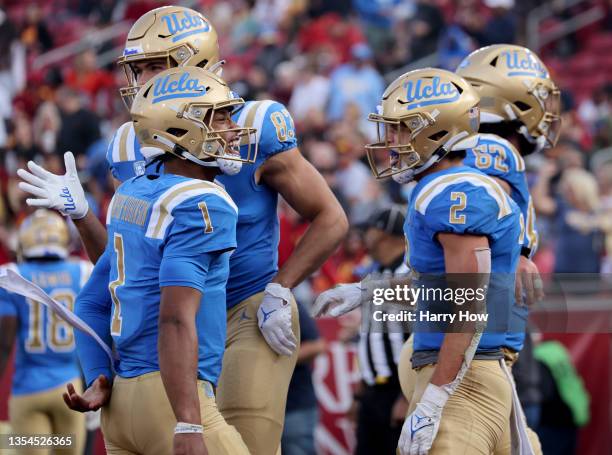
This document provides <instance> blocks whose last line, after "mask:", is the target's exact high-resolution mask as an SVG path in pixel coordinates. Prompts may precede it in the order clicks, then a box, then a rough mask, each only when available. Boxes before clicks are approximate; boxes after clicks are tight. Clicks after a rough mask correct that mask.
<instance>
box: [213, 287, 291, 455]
mask: <svg viewBox="0 0 612 455" xmlns="http://www.w3.org/2000/svg"><path fill="white" fill-rule="evenodd" d="M263 295H264V293H263V292H260V293H259V294H255V295H253V296H251V297H249V298H248V299H246V300H244V301H242V302H240V303H239V304H238V305H236V306H235V307H234V308H232V309H231V310H230V311H229V312H228V314H227V342H226V346H225V355H224V356H223V369H222V371H221V377H220V378H219V388H218V389H217V403H218V405H219V410H220V411H221V414H223V417H225V420H226V421H227V423H229V424H230V425H233V426H234V427H236V429H237V430H238V432H239V433H240V435H241V436H242V439H244V442H245V443H246V445H247V446H248V448H249V450H250V452H251V455H274V454H275V453H277V450H278V449H279V447H280V439H281V435H282V432H283V421H284V419H285V405H286V403H287V391H288V389H289V382H290V381H291V375H292V374H293V369H294V368H295V364H296V362H297V356H298V349H299V339H300V325H299V320H298V311H297V305H296V303H295V301H293V302H291V310H292V311H291V312H292V326H293V333H294V334H295V336H296V338H297V339H298V349H296V350H295V352H294V353H293V355H291V356H290V357H287V356H282V355H278V354H276V353H275V352H274V351H273V350H272V349H271V348H270V346H268V343H266V340H265V339H264V337H263V335H262V334H261V332H260V331H259V327H258V324H257V310H258V309H259V305H260V304H261V301H262V299H263Z"/></svg>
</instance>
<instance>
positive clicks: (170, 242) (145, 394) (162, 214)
mask: <svg viewBox="0 0 612 455" xmlns="http://www.w3.org/2000/svg"><path fill="white" fill-rule="evenodd" d="M243 104H244V101H243V100H242V99H240V98H236V97H235V96H234V94H233V92H231V90H230V89H229V87H228V86H227V85H226V84H225V82H224V81H223V80H222V79H220V78H219V77H218V76H216V75H215V74H213V73H211V72H209V71H206V70H204V69H200V68H196V67H187V68H172V69H169V70H166V71H164V72H162V73H161V74H158V75H157V76H156V77H154V78H153V79H151V80H149V81H148V82H147V83H146V84H145V85H144V86H143V87H142V90H141V91H140V92H139V94H138V96H137V97H136V99H135V101H134V104H133V105H132V109H131V115H132V118H133V121H134V129H135V132H136V134H137V136H138V138H139V140H140V141H141V142H142V144H143V145H145V146H147V147H149V148H150V152H151V153H152V154H154V155H155V161H158V162H160V163H163V164H164V173H162V174H148V175H141V176H138V177H136V178H133V179H130V180H128V181H126V182H125V183H123V184H122V185H121V186H120V187H119V188H118V189H117V192H116V193H115V195H114V197H113V199H112V201H111V203H110V206H109V209H108V214H107V227H108V239H109V240H108V244H107V247H106V250H105V253H104V254H103V256H102V257H101V258H100V260H99V261H98V263H97V264H96V267H95V270H97V269H101V270H105V269H106V265H105V262H108V263H110V269H111V272H110V277H111V278H112V281H111V282H110V283H108V274H107V272H105V275H103V276H106V277H107V278H106V279H107V283H108V289H109V290H110V294H111V296H112V305H110V306H109V305H107V306H105V307H104V306H102V307H101V303H100V302H105V301H106V299H104V298H102V299H101V300H100V299H97V298H96V296H95V294H92V293H91V292H89V291H88V290H87V289H86V290H85V292H84V293H83V294H82V295H80V296H79V300H78V306H79V312H78V313H79V314H81V315H83V319H84V320H85V321H86V322H92V325H95V319H92V317H91V316H92V312H93V313H96V312H98V313H99V314H100V317H101V318H102V319H103V320H104V321H106V324H107V325H106V327H109V322H110V334H111V335H112V340H113V343H114V346H115V348H116V350H117V353H118V356H119V360H118V362H117V365H116V372H117V376H116V377H115V378H114V382H113V385H112V390H111V389H110V388H109V386H108V378H111V377H112V372H111V371H110V368H109V366H108V364H107V363H106V359H104V354H103V352H102V350H101V348H100V346H99V345H98V344H96V343H95V342H93V339H92V338H89V337H87V336H83V337H79V338H78V339H77V344H78V346H79V355H80V356H81V358H82V359H83V360H82V363H83V369H84V372H85V375H86V378H87V381H88V383H92V385H91V387H90V389H88V391H87V392H86V393H85V394H84V395H82V396H81V395H79V394H78V393H74V392H73V391H72V390H71V388H69V393H67V394H65V400H66V402H67V404H69V406H71V407H72V408H74V409H77V410H88V409H91V408H92V407H93V408H97V407H99V406H100V405H102V404H106V405H107V406H105V407H104V408H103V410H102V429H103V432H104V438H105V443H106V448H107V451H108V452H109V453H111V454H113V453H120V454H125V453H134V454H147V455H149V454H152V455H155V454H159V455H162V454H169V453H175V454H179V453H181V454H182V453H194V454H203V453H207V452H206V450H207V449H208V450H209V451H210V453H212V454H226V455H235V454H248V449H247V448H246V446H245V444H244V442H243V441H242V438H241V437H240V435H239V433H238V432H237V431H236V429H235V428H234V427H232V426H230V425H228V424H227V423H226V422H225V420H224V419H223V417H222V416H221V415H220V414H219V412H218V410H217V407H216V403H215V395H214V388H215V387H216V385H217V380H218V378H219V375H220V373H221V360H222V357H223V351H224V348H225V338H226V305H225V293H226V283H227V277H228V274H229V257H230V255H231V253H232V252H233V251H234V249H235V248H236V222H237V219H238V209H237V207H236V205H235V204H234V202H233V201H232V198H231V197H230V196H229V195H228V194H227V192H226V191H225V190H224V189H223V187H221V186H220V185H218V184H217V183H214V178H215V177H216V176H217V175H218V174H220V173H223V174H226V175H234V174H236V173H237V172H239V171H240V169H241V167H242V164H243V162H247V160H243V159H242V158H240V154H239V147H240V141H241V140H242V139H245V140H247V141H248V136H249V135H250V134H254V130H252V129H248V128H240V127H238V126H237V125H236V124H235V123H234V122H233V121H232V119H231V114H232V111H233V110H234V109H235V108H238V107H241V106H242V105H243ZM94 276H97V275H96V274H94ZM94 291H95V289H94ZM103 332H104V330H103ZM100 366H102V369H100ZM104 368H105V369H106V370H105V371H104ZM99 373H101V374H100V375H99V376H98V377H97V378H96V375H98V374H99ZM88 392H89V395H88ZM204 428H205V431H204V430H203V429H204ZM173 429H174V432H173ZM173 433H174V434H173ZM203 435H204V436H203ZM204 441H206V447H205V445H204Z"/></svg>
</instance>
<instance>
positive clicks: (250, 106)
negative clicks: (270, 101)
mask: <svg viewBox="0 0 612 455" xmlns="http://www.w3.org/2000/svg"><path fill="white" fill-rule="evenodd" d="M255 105H257V102H256V101H250V102H247V103H246V105H245V106H244V107H243V108H242V110H241V111H240V115H239V116H238V120H237V121H236V123H237V124H238V126H245V125H244V123H245V122H246V118H247V115H249V112H250V111H251V109H253V107H254V106H255Z"/></svg>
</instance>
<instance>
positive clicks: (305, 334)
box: [297, 302, 321, 342]
mask: <svg viewBox="0 0 612 455" xmlns="http://www.w3.org/2000/svg"><path fill="white" fill-rule="evenodd" d="M297 307H298V313H299V316H300V341H302V342H303V341H316V340H318V339H319V338H321V337H320V335H319V329H318V328H317V324H316V322H315V320H314V319H313V318H312V316H310V314H309V313H308V311H306V308H304V305H302V304H300V303H299V302H298V303H297Z"/></svg>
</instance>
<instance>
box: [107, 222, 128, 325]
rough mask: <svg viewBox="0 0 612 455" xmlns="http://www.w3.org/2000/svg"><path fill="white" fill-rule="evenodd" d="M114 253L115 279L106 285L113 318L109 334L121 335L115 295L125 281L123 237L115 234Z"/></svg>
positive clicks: (119, 304) (119, 312)
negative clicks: (110, 300)
mask: <svg viewBox="0 0 612 455" xmlns="http://www.w3.org/2000/svg"><path fill="white" fill-rule="evenodd" d="M113 244H114V247H115V254H116V255H117V279H116V280H114V281H113V282H112V283H110V284H109V285H108V289H109V291H110V295H111V298H112V300H113V320H112V322H111V335H115V336H120V335H121V325H122V322H123V319H122V318H121V302H120V301H119V297H117V288H118V287H119V286H121V285H123V284H124V283H125V258H124V254H123V237H122V236H121V234H115V237H114V239H113Z"/></svg>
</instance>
